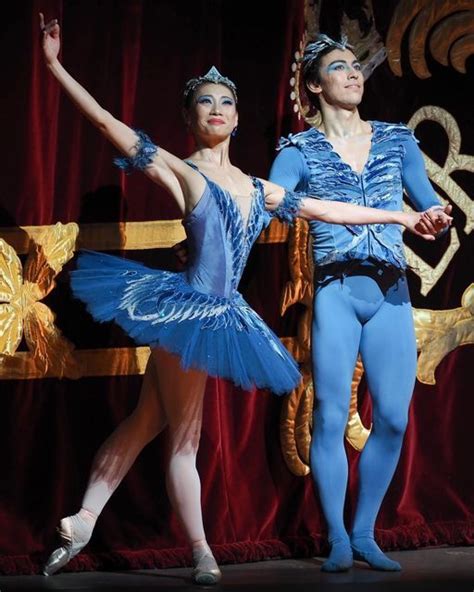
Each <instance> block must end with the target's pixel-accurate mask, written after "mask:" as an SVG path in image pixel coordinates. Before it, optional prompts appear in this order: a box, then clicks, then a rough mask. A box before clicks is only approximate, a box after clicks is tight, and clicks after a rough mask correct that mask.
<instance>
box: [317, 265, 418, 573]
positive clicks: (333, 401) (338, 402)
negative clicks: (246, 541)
mask: <svg viewBox="0 0 474 592" xmlns="http://www.w3.org/2000/svg"><path fill="white" fill-rule="evenodd" d="M312 344H313V346H312V361H313V376H314V384H315V390H316V397H317V402H316V404H315V411H314V418H313V420H314V421H313V425H314V433H313V439H312V445H311V469H312V474H313V476H314V479H315V482H316V486H317V489H318V491H319V496H320V500H321V504H322V508H323V512H324V516H325V518H326V521H327V524H328V538H329V542H330V544H331V553H330V555H329V558H328V560H327V561H326V562H325V563H324V564H323V566H322V569H323V570H324V571H344V570H346V569H349V568H350V567H351V565H352V559H353V557H354V558H356V559H361V560H364V561H366V562H367V563H369V564H370V565H371V566H372V567H373V568H375V569H381V570H387V571H398V570H399V569H400V565H399V564H398V563H396V562H395V561H392V560H390V559H389V558H388V557H386V556H385V555H384V554H383V553H382V551H381V550H380V548H379V547H378V546H377V544H376V543H375V540H374V525H375V519H376V517H377V513H378V511H379V508H380V505H381V503H382V500H383V498H384V495H385V493H386V491H387V488H388V486H389V484H390V481H391V479H392V477H393V474H394V472H395V468H396V466H397V463H398V459H399V456H400V450H401V446H402V441H403V435H404V432H405V428H406V424H407V418H408V407H409V404H410V399H411V395H412V391H413V387H414V382H415V374H416V343H415V335H414V329H413V317H412V310H411V304H410V298H409V294H408V287H407V282H406V278H405V276H404V275H403V274H400V273H399V272H397V271H396V270H394V269H391V268H382V267H377V266H376V265H372V264H368V263H365V264H362V265H359V266H356V267H355V268H353V270H352V271H351V272H350V273H349V274H348V275H347V276H341V277H334V276H326V277H325V278H322V279H320V280H319V281H317V282H316V294H315V301H314V316H313V327H312ZM359 352H360V354H361V356H362V361H363V364H364V369H365V374H366V379H367V384H368V388H369V391H370V395H371V397H372V408H373V417H372V422H373V427H372V432H371V435H370V437H369V439H368V441H367V443H366V445H365V447H364V449H363V451H362V453H361V456H360V462H359V492H358V501H357V508H356V512H355V517H354V522H353V525H352V530H351V535H350V536H349V534H348V532H347V530H346V527H345V525H344V519H343V511H344V501H345V496H346V489H347V479H348V463H347V457H346V453H345V448H344V431H345V427H346V423H347V418H348V410H349V402H350V397H351V383H352V375H353V371H354V367H355V363H356V360H357V355H358V354H359Z"/></svg>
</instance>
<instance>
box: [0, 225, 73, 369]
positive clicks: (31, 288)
mask: <svg viewBox="0 0 474 592" xmlns="http://www.w3.org/2000/svg"><path fill="white" fill-rule="evenodd" d="M78 230H79V229H78V226H77V225H76V224H73V223H71V224H66V225H62V224H59V223H58V224H56V225H55V226H53V227H52V228H51V229H47V230H46V231H44V232H42V233H41V234H39V235H38V236H37V239H36V242H33V241H32V242H31V247H30V251H29V253H28V257H27V260H26V263H25V267H24V269H23V268H22V264H21V261H20V259H19V258H18V255H17V254H16V252H15V250H14V249H13V247H11V246H10V245H9V244H8V243H6V242H5V241H4V240H3V239H0V302H1V303H0V368H1V369H2V371H3V369H4V368H8V366H9V363H8V360H9V357H10V360H11V356H14V355H15V353H16V351H17V349H18V346H19V345H20V342H21V340H22V338H23V337H24V338H25V341H26V344H27V347H28V349H29V351H30V352H31V358H32V360H33V362H34V366H35V368H36V370H37V371H38V373H39V374H40V375H45V374H46V373H47V372H48V370H49V371H50V372H51V371H52V372H54V373H55V374H56V375H58V376H63V375H65V376H70V377H75V376H76V375H77V372H76V371H75V364H74V363H73V362H72V351H73V349H74V348H73V345H72V344H71V343H70V342H69V341H68V340H67V339H65V338H64V337H63V336H62V335H61V332H60V331H59V329H58V328H57V327H56V325H55V324H54V315H53V312H52V311H51V309H50V308H48V307H47V306H46V305H45V304H44V303H42V302H41V300H43V299H44V298H45V297H46V296H47V295H48V294H49V293H50V292H51V290H53V288H54V286H55V281H54V278H55V277H56V276H57V274H58V273H59V272H60V271H61V269H62V267H63V265H64V264H65V263H66V262H67V261H69V259H70V258H71V257H72V256H73V254H74V247H75V243H76V237H77V233H78Z"/></svg>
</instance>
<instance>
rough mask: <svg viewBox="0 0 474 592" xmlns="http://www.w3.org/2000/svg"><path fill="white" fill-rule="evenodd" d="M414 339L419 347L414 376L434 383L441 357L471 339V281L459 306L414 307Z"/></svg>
mask: <svg viewBox="0 0 474 592" xmlns="http://www.w3.org/2000/svg"><path fill="white" fill-rule="evenodd" d="M414 318H415V332H416V343H417V347H418V350H419V351H420V357H419V358H418V372H417V378H418V380H419V381H420V382H424V383H425V384H436V380H435V370H436V368H437V366H438V364H439V363H440V362H441V360H442V359H443V358H444V357H445V356H446V355H447V354H448V353H449V352H451V351H453V350H454V349H456V348H457V347H459V346H461V345H468V344H473V343H474V284H471V285H470V286H469V287H468V288H467V289H466V291H465V292H464V294H463V297H462V300H461V306H460V307H459V308H453V309H450V310H426V309H422V308H419V309H415V310H414Z"/></svg>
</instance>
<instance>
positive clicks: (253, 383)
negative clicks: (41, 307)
mask: <svg viewBox="0 0 474 592" xmlns="http://www.w3.org/2000/svg"><path fill="white" fill-rule="evenodd" d="M71 288H72V292H73V294H74V296H75V297H76V298H78V299H80V300H81V301H83V302H84V303H85V304H86V307H87V310H88V311H89V312H90V314H91V315H92V316H93V317H94V319H95V320H97V321H99V322H106V321H114V322H115V323H117V324H118V325H119V326H120V327H121V328H122V329H123V330H124V331H125V332H126V333H127V334H128V335H129V336H130V337H132V338H133V339H134V341H135V342H136V343H137V344H141V345H149V346H150V347H160V348H163V349H165V350H167V351H169V352H171V353H174V354H177V355H178V356H179V357H180V358H181V365H182V367H183V368H184V369H189V368H196V369H199V370H203V371H205V372H206V373H207V374H209V375H210V376H214V377H221V378H225V379H229V380H231V381H233V382H234V383H235V384H236V385H237V386H239V387H241V388H242V389H245V390H249V389H252V388H253V387H257V388H261V389H269V390H271V391H272V392H274V393H275V394H285V393H288V392H289V391H291V390H293V389H294V388H295V387H296V386H297V385H298V383H299V382H300V379H301V375H300V372H299V370H298V366H297V364H296V363H295V361H294V360H293V358H292V357H291V356H290V354H289V353H288V351H287V350H286V348H285V347H284V346H283V344H282V343H281V341H280V340H279V339H278V337H277V336H276V335H275V334H274V333H273V331H271V329H269V327H267V325H266V324H265V323H264V321H263V320H262V319H261V318H260V317H259V316H258V314H257V313H256V312H255V311H254V310H252V308H250V306H249V305H248V304H247V302H246V301H245V300H244V298H243V297H242V295H241V294H240V293H239V292H238V291H236V290H235V291H234V292H233V293H232V295H231V296H230V297H222V296H218V295H215V294H212V293H204V292H200V291H198V290H196V289H195V287H193V286H192V285H191V284H190V282H189V281H188V277H187V274H186V272H170V271H164V270H160V269H153V268H150V267H147V266H145V265H143V264H141V263H137V262H135V261H131V260H129V259H124V258H121V257H116V256H112V255H106V254H103V253H98V252H95V251H81V252H80V254H79V257H78V262H77V269H76V270H75V271H72V272H71Z"/></svg>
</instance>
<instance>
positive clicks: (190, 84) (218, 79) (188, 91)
mask: <svg viewBox="0 0 474 592" xmlns="http://www.w3.org/2000/svg"><path fill="white" fill-rule="evenodd" d="M206 82H212V83H214V84H223V85H224V86H227V87H228V88H230V90H231V91H232V94H233V95H234V98H235V101H236V102H237V87H236V86H235V84H234V83H233V82H232V80H230V79H229V78H226V77H225V76H222V74H221V73H220V72H219V70H218V69H217V68H216V67H215V66H212V68H211V69H210V70H209V72H208V73H207V74H205V75H204V76H199V77H198V78H191V80H188V81H187V82H186V86H185V87H184V103H185V104H186V103H187V101H188V97H189V96H190V95H192V94H193V92H194V91H195V90H196V88H197V87H198V86H201V84H205V83H206Z"/></svg>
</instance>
